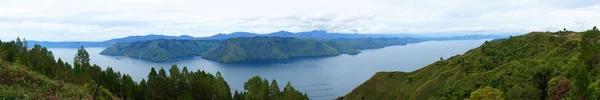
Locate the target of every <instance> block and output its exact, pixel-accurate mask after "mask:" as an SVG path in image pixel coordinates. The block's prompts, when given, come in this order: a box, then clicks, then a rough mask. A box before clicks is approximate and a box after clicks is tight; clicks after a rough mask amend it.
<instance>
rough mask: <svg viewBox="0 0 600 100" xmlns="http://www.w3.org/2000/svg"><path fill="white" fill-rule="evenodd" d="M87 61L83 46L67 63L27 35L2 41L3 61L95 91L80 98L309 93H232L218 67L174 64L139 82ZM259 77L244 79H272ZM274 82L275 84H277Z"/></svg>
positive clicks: (206, 99) (301, 97)
mask: <svg viewBox="0 0 600 100" xmlns="http://www.w3.org/2000/svg"><path fill="white" fill-rule="evenodd" d="M89 61H90V58H89V54H88V52H87V51H86V50H85V49H84V48H83V47H81V48H80V49H79V50H78V52H77V54H76V56H75V58H74V59H73V64H69V63H68V62H65V61H63V59H60V58H59V59H58V60H55V59H54V55H53V54H52V52H51V51H49V50H48V49H47V48H45V47H42V46H40V45H34V46H33V48H29V46H28V45H27V42H26V41H25V39H23V41H21V39H19V38H17V40H14V41H9V42H2V41H0V62H3V63H11V64H17V65H22V66H26V67H28V68H25V69H28V70H32V71H34V72H36V73H39V74H41V75H43V76H46V77H48V78H50V79H52V80H58V81H60V84H63V83H72V84H75V85H79V86H81V87H84V88H85V90H86V91H85V93H89V94H90V95H93V97H92V98H84V97H81V98H80V99H96V98H105V99H126V100H127V99H129V100H131V99H137V100H144V99H154V100H156V99H182V100H192V99H193V100H211V99H212V100H232V99H236V100H246V99H247V100H256V99H255V98H256V97H260V98H263V100H264V99H268V100H277V99H284V98H285V99H286V100H289V99H297V100H307V99H308V97H307V96H306V94H302V93H301V92H299V91H296V90H295V89H293V87H291V85H290V84H289V83H288V86H286V88H285V89H284V92H271V91H267V92H264V91H262V89H265V88H264V87H260V88H245V89H246V90H245V91H243V92H241V93H237V92H236V95H235V96H234V95H232V94H231V92H230V91H231V90H230V88H229V85H228V84H227V82H225V80H224V79H223V77H222V76H221V73H220V72H217V73H216V75H212V74H210V73H207V72H204V71H200V70H197V71H195V72H194V71H188V69H187V68H186V67H183V69H182V70H179V67H178V66H177V65H173V66H171V68H170V69H169V70H168V71H169V74H168V75H167V73H166V71H167V70H165V69H163V68H160V69H159V70H158V71H156V70H155V69H154V68H152V70H151V71H150V73H149V74H148V78H147V80H145V79H143V80H142V81H140V82H139V83H138V82H135V81H133V80H132V78H131V76H129V75H127V74H121V73H120V72H118V71H117V72H115V71H114V70H113V69H112V68H110V67H108V68H106V70H102V69H101V68H100V67H99V66H98V65H95V64H94V65H92V64H90V62H89ZM2 72H5V71H2ZM2 75H4V73H3V74H2ZM0 78H1V79H0V87H4V86H6V85H8V84H3V83H11V82H4V81H12V80H5V78H4V77H0ZM255 78H257V79H260V77H254V78H252V79H250V80H248V82H247V83H245V87H246V86H258V85H259V84H260V85H263V84H267V85H268V82H266V83H262V82H258V83H256V82H253V81H254V80H256V79H255ZM265 80H266V79H265ZM3 85H4V86H3ZM40 85H48V84H40ZM273 85H274V86H275V87H277V84H272V86H273ZM39 87H43V86H39ZM288 87H289V88H288ZM266 89H267V90H269V89H271V88H269V87H266ZM277 90H278V88H277ZM273 91H274V90H273ZM286 91H287V92H286ZM0 92H2V91H0ZM38 92H39V91H38ZM42 92H43V91H42ZM265 93H266V94H267V95H266V96H265V95H263V94H265ZM26 95H28V94H21V96H26ZM43 95H44V96H45V97H56V96H65V95H61V93H56V92H54V93H45V94H43ZM6 96H7V95H3V94H2V93H0V98H10V97H6ZM232 96H233V97H232ZM265 97H268V98H265ZM17 99H18V98H17ZM47 99H48V98H47Z"/></svg>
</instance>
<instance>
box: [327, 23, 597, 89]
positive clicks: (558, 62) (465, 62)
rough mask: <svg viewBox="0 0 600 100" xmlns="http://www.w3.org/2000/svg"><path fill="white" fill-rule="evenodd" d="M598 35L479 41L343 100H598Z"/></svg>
mask: <svg viewBox="0 0 600 100" xmlns="http://www.w3.org/2000/svg"><path fill="white" fill-rule="evenodd" d="M598 41H600V31H598V29H597V28H595V27H594V28H593V29H592V30H588V31H585V32H572V31H559V32H531V33H528V34H526V35H522V36H513V37H511V38H506V39H498V40H494V41H489V42H485V43H484V44H482V45H481V46H479V47H477V48H475V49H472V50H469V51H467V52H466V53H464V54H463V55H456V56H453V57H450V58H449V59H445V60H444V59H443V58H440V61H436V62H434V63H432V64H430V65H428V66H425V67H423V68H421V69H418V70H416V71H413V72H378V73H376V74H375V75H373V76H372V77H371V78H370V79H369V80H367V81H366V82H364V83H363V84H361V85H360V86H358V87H356V88H355V89H354V90H352V92H350V93H349V94H347V95H345V96H343V97H340V98H338V99H340V100H343V99H347V100H358V99H362V100H365V99H366V100H391V99H400V100H405V99H410V100H429V99H433V100H444V99H455V100H456V99H477V100H480V99H481V100H486V99H491V100H494V99H496V100H498V99H506V100H540V99H553V100H557V99H583V100H586V99H587V100H598V99H600V73H599V72H600V68H597V66H599V64H600V63H599V62H600V59H598V58H600V55H599V54H600V42H598Z"/></svg>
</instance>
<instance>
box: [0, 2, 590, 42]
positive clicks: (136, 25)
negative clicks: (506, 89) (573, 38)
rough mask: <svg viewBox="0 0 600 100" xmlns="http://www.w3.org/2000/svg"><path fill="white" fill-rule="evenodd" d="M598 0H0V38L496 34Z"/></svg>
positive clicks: (584, 10) (532, 26) (555, 19)
mask: <svg viewBox="0 0 600 100" xmlns="http://www.w3.org/2000/svg"><path fill="white" fill-rule="evenodd" d="M598 18H600V1H598V0H571V1H563V0H487V1H480V0H446V1H439V0H328V1H322V0H303V1H292V0H278V1H270V0H253V1H245V0H219V1H194V0H176V1H171V0H150V1H147V0H131V1H122V0H108V1H80V0H76V1H71V0H53V1H38V0H2V1H0V39H2V40H12V39H15V38H16V37H25V38H27V39H28V40H42V41H102V40H109V39H113V38H119V37H126V36H133V35H147V34H161V35H170V36H179V35H190V36H194V37H207V36H211V35H215V34H218V33H231V32H253V33H259V34H265V33H270V32H276V31H280V30H286V31H290V32H303V31H310V30H327V31H329V32H336V33H361V34H377V33H390V34H397V33H410V34H448V33H468V34H502V33H527V32H530V31H556V30H560V29H563V28H567V29H568V30H574V31H583V30H586V29H589V28H591V27H593V26H597V25H600V19H598Z"/></svg>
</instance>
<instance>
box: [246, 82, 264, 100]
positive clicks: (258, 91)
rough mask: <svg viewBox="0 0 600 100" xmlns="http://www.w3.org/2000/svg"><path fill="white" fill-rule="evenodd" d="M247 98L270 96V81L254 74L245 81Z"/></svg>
mask: <svg viewBox="0 0 600 100" xmlns="http://www.w3.org/2000/svg"><path fill="white" fill-rule="evenodd" d="M244 89H246V90H247V91H248V92H246V93H245V97H244V99H246V100H265V99H267V97H268V96H269V81H267V80H266V79H265V80H263V79H261V78H260V77H259V76H254V77H252V78H250V79H249V80H248V81H247V82H245V83H244Z"/></svg>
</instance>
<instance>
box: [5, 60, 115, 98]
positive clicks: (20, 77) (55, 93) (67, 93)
mask: <svg viewBox="0 0 600 100" xmlns="http://www.w3.org/2000/svg"><path fill="white" fill-rule="evenodd" d="M0 63H1V64H0V99H51V100H53V99H71V100H77V99H92V96H93V93H91V92H90V91H92V89H90V88H92V87H93V86H89V85H88V86H78V85H74V84H70V83H65V82H61V81H57V80H52V79H50V78H47V77H45V76H44V75H41V74H38V73H36V72H33V71H30V70H29V69H28V68H27V67H25V66H22V65H17V64H9V63H6V62H2V61H0ZM99 94H100V95H101V96H99V97H100V98H113V97H112V94H111V93H110V92H108V90H106V89H102V91H100V92H99Z"/></svg>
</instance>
